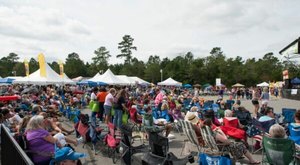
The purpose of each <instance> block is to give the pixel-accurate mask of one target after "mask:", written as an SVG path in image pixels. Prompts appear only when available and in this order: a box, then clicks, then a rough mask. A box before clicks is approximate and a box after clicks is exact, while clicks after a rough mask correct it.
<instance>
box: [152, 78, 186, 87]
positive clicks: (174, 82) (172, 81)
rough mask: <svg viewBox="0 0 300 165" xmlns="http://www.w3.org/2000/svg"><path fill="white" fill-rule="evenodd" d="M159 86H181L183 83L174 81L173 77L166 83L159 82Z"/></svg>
mask: <svg viewBox="0 0 300 165" xmlns="http://www.w3.org/2000/svg"><path fill="white" fill-rule="evenodd" d="M157 85H166V86H181V85H182V83H181V82H178V81H175V80H174V79H172V78H171V77H170V78H168V79H166V80H165V81H162V82H159V83H157Z"/></svg>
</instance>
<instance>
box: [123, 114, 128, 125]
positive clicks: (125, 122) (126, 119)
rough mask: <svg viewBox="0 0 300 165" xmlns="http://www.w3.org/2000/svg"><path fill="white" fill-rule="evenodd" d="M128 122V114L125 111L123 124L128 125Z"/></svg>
mask: <svg viewBox="0 0 300 165" xmlns="http://www.w3.org/2000/svg"><path fill="white" fill-rule="evenodd" d="M127 122H128V112H127V111H125V112H124V113H123V114H122V123H123V124H127Z"/></svg>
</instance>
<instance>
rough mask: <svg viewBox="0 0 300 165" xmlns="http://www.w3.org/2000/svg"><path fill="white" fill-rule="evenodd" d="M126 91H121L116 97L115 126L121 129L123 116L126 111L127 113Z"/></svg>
mask: <svg viewBox="0 0 300 165" xmlns="http://www.w3.org/2000/svg"><path fill="white" fill-rule="evenodd" d="M125 98H126V91H125V90H124V89H121V90H120V91H119V92H118V94H117V96H116V104H115V106H114V109H115V116H114V125H115V126H116V127H117V128H118V129H120V128H121V125H122V115H123V112H124V111H127V110H128V109H127V107H126V101H125Z"/></svg>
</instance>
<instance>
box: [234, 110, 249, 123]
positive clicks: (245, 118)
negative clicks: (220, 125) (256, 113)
mask: <svg viewBox="0 0 300 165" xmlns="http://www.w3.org/2000/svg"><path fill="white" fill-rule="evenodd" d="M233 114H234V116H236V117H237V118H238V119H239V121H240V123H241V124H242V125H244V126H246V125H250V124H252V117H251V114H250V112H249V111H248V110H247V109H246V108H245V107H243V106H240V107H238V108H237V110H233Z"/></svg>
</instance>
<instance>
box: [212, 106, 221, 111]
mask: <svg viewBox="0 0 300 165" xmlns="http://www.w3.org/2000/svg"><path fill="white" fill-rule="evenodd" d="M212 109H213V110H214V112H215V113H217V112H218V110H219V109H220V106H219V104H212Z"/></svg>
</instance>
